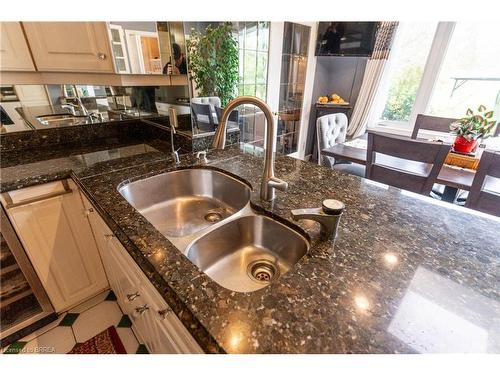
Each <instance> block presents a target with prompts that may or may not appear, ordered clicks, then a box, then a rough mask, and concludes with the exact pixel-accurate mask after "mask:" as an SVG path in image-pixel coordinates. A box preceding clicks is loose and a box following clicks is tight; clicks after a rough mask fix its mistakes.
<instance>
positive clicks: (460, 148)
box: [453, 135, 477, 154]
mask: <svg viewBox="0 0 500 375" xmlns="http://www.w3.org/2000/svg"><path fill="white" fill-rule="evenodd" d="M476 145H477V139H473V140H470V141H469V140H468V139H467V138H465V137H463V136H461V135H459V136H457V137H456V138H455V142H454V143H453V150H454V151H456V152H461V153H464V154H470V153H471V152H472V151H473V150H474V148H475V147H476Z"/></svg>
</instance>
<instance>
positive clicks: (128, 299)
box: [82, 196, 203, 353]
mask: <svg viewBox="0 0 500 375" xmlns="http://www.w3.org/2000/svg"><path fill="white" fill-rule="evenodd" d="M82 198H83V202H84V205H85V208H86V212H87V214H88V217H89V221H90V223H91V226H92V230H93V232H94V235H95V237H96V241H97V243H98V247H99V252H100V253H101V258H102V260H103V263H104V268H105V270H106V274H107V276H108V279H109V283H110V285H111V288H112V289H113V291H114V292H115V294H116V296H117V301H118V304H119V305H120V307H121V308H122V310H123V311H124V312H125V313H126V314H128V315H129V317H130V318H131V320H132V322H133V329H134V331H135V332H136V334H137V336H138V337H139V339H140V341H141V342H143V343H144V344H145V345H146V346H147V348H148V350H149V351H150V352H151V353H203V350H202V349H201V348H200V347H199V345H198V343H197V342H196V341H195V340H194V338H193V337H192V336H191V335H190V333H189V332H188V331H187V329H186V328H185V327H184V325H183V324H182V323H181V321H180V320H179V319H178V318H177V316H176V315H175V313H174V312H173V311H172V310H171V309H170V307H169V306H168V304H167V303H166V302H165V300H164V299H163V297H162V296H161V295H160V294H159V293H158V291H157V290H156V289H155V287H154V286H153V285H152V284H151V282H150V281H149V280H148V278H147V277H146V276H145V274H144V272H142V270H141V269H140V268H139V266H138V265H137V263H135V261H134V260H133V259H132V257H131V256H130V255H129V254H128V252H127V251H126V250H125V248H124V247H123V246H122V244H121V243H120V241H119V240H118V239H117V238H116V237H114V236H113V235H112V232H111V230H110V229H109V227H108V226H107V225H106V224H105V223H104V221H103V220H102V218H101V217H100V216H99V214H98V213H97V212H96V210H95V209H94V208H93V207H92V205H91V204H90V202H89V201H88V200H87V199H86V198H85V197H83V196H82Z"/></svg>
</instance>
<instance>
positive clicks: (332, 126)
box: [316, 113, 347, 168]
mask: <svg viewBox="0 0 500 375" xmlns="http://www.w3.org/2000/svg"><path fill="white" fill-rule="evenodd" d="M316 132H317V136H318V164H320V165H324V166H325V167H330V168H332V167H333V165H334V164H335V158H333V157H331V156H326V155H324V156H322V155H321V150H322V149H324V148H328V147H332V146H334V145H336V144H338V143H344V142H345V137H346V133H347V116H346V115H345V114H343V113H333V114H330V115H325V116H321V117H319V118H318V119H317V120H316Z"/></svg>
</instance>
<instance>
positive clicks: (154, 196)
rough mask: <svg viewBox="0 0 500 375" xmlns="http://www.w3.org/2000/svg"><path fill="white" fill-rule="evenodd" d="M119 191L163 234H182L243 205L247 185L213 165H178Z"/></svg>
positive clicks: (176, 235)
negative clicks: (176, 167) (211, 166)
mask: <svg viewBox="0 0 500 375" xmlns="http://www.w3.org/2000/svg"><path fill="white" fill-rule="evenodd" d="M118 191H119V192H120V194H121V195H122V196H123V197H124V198H125V199H126V200H127V201H128V202H129V203H130V204H131V205H132V206H133V207H134V208H135V209H136V210H137V211H139V212H140V213H141V214H142V215H143V216H144V217H145V218H146V219H147V220H148V221H149V222H150V223H151V224H152V225H153V226H154V227H155V228H156V229H157V230H158V231H160V232H161V233H162V234H163V235H164V236H166V237H184V236H189V235H191V234H193V233H196V232H199V231H201V230H203V229H205V228H208V227H210V226H212V225H214V224H216V223H218V222H221V221H222V220H225V219H226V218H228V217H230V216H232V215H233V214H235V213H236V212H238V211H240V210H241V209H243V208H244V207H245V206H246V205H247V204H248V202H249V200H250V188H249V187H248V186H247V185H246V184H245V183H243V182H241V181H239V180H237V179H235V178H233V177H231V176H228V175H226V174H224V173H222V172H218V171H215V170H212V169H204V168H196V169H181V170H177V171H173V172H166V173H162V174H159V175H156V176H153V177H149V178H145V179H143V180H139V181H134V182H131V183H129V184H126V185H124V186H122V187H120V188H119V189H118Z"/></svg>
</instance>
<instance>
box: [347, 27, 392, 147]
mask: <svg viewBox="0 0 500 375" xmlns="http://www.w3.org/2000/svg"><path fill="white" fill-rule="evenodd" d="M397 27H398V22H381V23H380V25H379V27H378V30H377V36H376V39H375V47H374V49H373V53H372V55H371V57H370V58H369V59H368V62H367V63H366V69H365V75H364V77H363V83H362V84H361V89H360V91H359V96H358V99H357V100H356V105H355V106H354V111H353V113H352V116H351V123H350V124H349V128H348V129H347V135H348V136H349V137H351V138H356V137H359V136H360V135H362V134H364V133H365V131H366V125H367V122H368V118H369V115H370V111H371V110H372V107H373V103H374V101H375V96H376V95H377V90H378V87H379V85H380V80H381V78H382V73H383V72H384V69H385V66H386V64H387V59H388V57H389V52H390V50H391V44H392V40H393V38H394V34H395V32H396V29H397Z"/></svg>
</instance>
